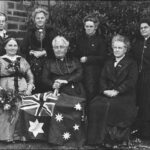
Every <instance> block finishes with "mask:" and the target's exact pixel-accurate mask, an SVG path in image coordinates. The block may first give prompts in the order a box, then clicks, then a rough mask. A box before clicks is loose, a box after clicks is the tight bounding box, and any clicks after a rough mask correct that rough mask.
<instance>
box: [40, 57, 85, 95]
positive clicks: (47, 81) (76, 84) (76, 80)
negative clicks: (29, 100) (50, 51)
mask: <svg viewBox="0 0 150 150" xmlns="http://www.w3.org/2000/svg"><path fill="white" fill-rule="evenodd" d="M56 79H63V80H67V81H68V84H64V85H62V86H61V88H60V91H59V92H60V93H61V92H63V93H66V94H68V95H72V96H78V97H85V91H84V88H83V86H82V83H81V79H82V67H81V64H80V62H79V61H78V60H77V59H75V58H67V57H66V58H64V60H63V61H61V60H60V59H56V58H53V59H50V60H47V61H46V63H45V65H44V68H43V74H42V81H43V84H44V86H45V87H46V88H47V91H49V90H53V89H52V85H53V83H54V81H55V80H56Z"/></svg>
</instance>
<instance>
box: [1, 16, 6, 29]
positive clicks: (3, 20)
mask: <svg viewBox="0 0 150 150" xmlns="http://www.w3.org/2000/svg"><path fill="white" fill-rule="evenodd" d="M5 25H6V18H5V16H0V30H3V29H4V28H5Z"/></svg>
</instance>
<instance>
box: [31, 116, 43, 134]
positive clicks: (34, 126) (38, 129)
mask: <svg viewBox="0 0 150 150" xmlns="http://www.w3.org/2000/svg"><path fill="white" fill-rule="evenodd" d="M29 124H30V127H29V130H28V131H30V132H32V133H33V135H34V137H36V136H37V135H38V134H39V133H44V131H43V129H42V127H43V125H44V123H40V122H39V121H38V120H37V119H36V120H35V122H32V121H29Z"/></svg>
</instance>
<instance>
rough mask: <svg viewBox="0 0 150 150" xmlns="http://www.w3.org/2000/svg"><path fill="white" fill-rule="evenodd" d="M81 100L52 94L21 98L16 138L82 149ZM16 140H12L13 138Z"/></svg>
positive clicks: (83, 131)
mask: <svg viewBox="0 0 150 150" xmlns="http://www.w3.org/2000/svg"><path fill="white" fill-rule="evenodd" d="M84 103H85V99H84V98H79V97H75V96H70V95H67V94H64V93H61V94H60V96H59V97H58V98H56V97H53V96H52V92H46V93H39V94H34V95H31V96H25V97H23V98H22V105H21V107H20V113H19V119H18V122H17V124H16V132H15V133H16V134H15V135H17V136H18V135H19V137H23V136H24V137H26V139H27V140H30V139H40V140H44V141H47V142H49V143H52V144H56V145H66V146H82V145H83V144H84V142H85V120H84ZM17 136H16V137H17Z"/></svg>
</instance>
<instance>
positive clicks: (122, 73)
mask: <svg viewBox="0 0 150 150" xmlns="http://www.w3.org/2000/svg"><path fill="white" fill-rule="evenodd" d="M48 15H49V14H48V12H47V11H46V10H45V9H43V8H37V9H35V11H34V12H33V13H32V19H33V22H34V26H33V27H31V28H30V29H29V30H28V31H27V33H26V35H25V37H24V39H23V41H22V43H21V46H20V49H19V45H18V43H17V41H16V39H15V38H12V37H11V36H10V35H7V32H6V30H5V29H4V26H5V23H6V16H5V15H4V14H0V42H1V43H0V45H1V50H0V52H2V53H1V56H0V86H1V88H2V89H5V90H8V89H12V90H14V91H17V92H18V93H19V94H20V95H31V94H34V93H42V92H46V91H50V90H54V89H59V92H60V93H61V92H63V93H66V94H68V95H73V96H78V97H84V98H86V99H87V105H86V107H87V108H86V114H87V120H88V121H87V144H90V145H99V144H100V145H101V144H105V145H107V146H111V145H114V144H116V143H122V142H124V141H127V140H128V139H129V136H130V127H131V125H132V124H133V122H134V120H135V118H136V116H138V117H137V118H138V119H139V120H140V121H139V122H141V120H142V124H138V125H139V126H138V127H139V131H140V135H141V137H143V138H144V137H147V138H148V137H149V136H150V126H149V123H150V115H149V114H150V113H149V110H150V106H149V103H150V96H149V93H150V92H149V89H150V88H149V85H150V84H149V80H150V77H149V67H150V62H149V60H150V59H149V57H150V55H149V50H148V49H149V42H148V41H149V37H150V22H149V20H148V19H143V20H142V21H141V22H140V31H141V35H142V36H143V37H144V38H143V37H142V39H140V42H139V41H137V43H135V44H134V45H133V47H132V48H131V47H130V42H129V40H128V39H127V38H126V37H125V36H122V35H115V36H114V37H113V38H112V54H113V55H110V56H108V55H107V47H106V43H105V40H104V39H103V38H102V37H101V36H100V35H99V33H98V32H97V29H98V25H99V20H98V18H97V17H93V16H92V15H88V16H86V17H85V18H84V20H83V23H84V29H85V32H84V33H83V34H82V35H81V37H79V38H78V39H77V42H76V50H75V51H74V52H73V53H72V55H68V51H69V41H68V40H67V39H66V38H65V37H64V36H61V35H57V33H56V32H55V30H54V29H53V28H51V27H50V26H47V25H46V22H47V19H48V18H49V16H48ZM130 49H131V50H132V51H131V53H128V52H129V50H130ZM4 50H5V52H4ZM18 50H20V51H19V53H20V55H18ZM137 62H138V63H137ZM138 68H139V69H138ZM138 76H139V78H138ZM137 81H138V82H137ZM137 87H138V88H137ZM136 93H138V101H137V98H136V95H137V94H136ZM138 110H139V111H138ZM9 116H10V114H7V113H6V114H5V113H2V114H0V127H1V128H0V140H8V139H11V137H10V136H12V134H11V133H13V130H14V128H13V126H15V121H14V122H13V123H9V122H8V120H6V119H5V118H8V117H9ZM4 120H5V122H7V123H5V126H3V127H5V128H7V132H5V135H4V133H3V131H4V130H3V128H2V125H1V124H3V123H4ZM10 129H11V130H10ZM5 131H6V130H5Z"/></svg>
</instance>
